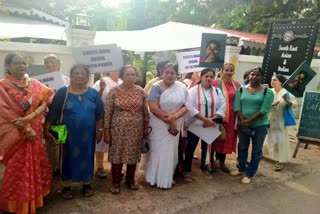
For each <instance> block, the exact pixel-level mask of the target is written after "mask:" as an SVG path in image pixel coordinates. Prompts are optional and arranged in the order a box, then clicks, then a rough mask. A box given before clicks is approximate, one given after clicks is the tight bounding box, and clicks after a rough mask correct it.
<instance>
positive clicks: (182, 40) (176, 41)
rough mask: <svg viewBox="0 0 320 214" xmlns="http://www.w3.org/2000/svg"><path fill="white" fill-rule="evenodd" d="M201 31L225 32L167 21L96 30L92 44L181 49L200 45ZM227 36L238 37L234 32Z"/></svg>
mask: <svg viewBox="0 0 320 214" xmlns="http://www.w3.org/2000/svg"><path fill="white" fill-rule="evenodd" d="M202 33H215V34H226V33H225V32H223V31H220V30H216V29H212V28H208V27H202V26H197V25H190V24H183V23H178V22H167V23H165V24H161V25H158V26H156V27H152V28H148V29H145V30H138V31H97V32H96V37H95V40H94V44H112V43H117V45H118V46H120V47H121V49H123V50H131V51H138V52H155V51H168V50H183V49H190V48H198V47H200V46H201V37H202ZM228 36H236V37H238V36H237V35H234V34H228ZM242 39H248V38H245V37H241V38H240V40H242Z"/></svg>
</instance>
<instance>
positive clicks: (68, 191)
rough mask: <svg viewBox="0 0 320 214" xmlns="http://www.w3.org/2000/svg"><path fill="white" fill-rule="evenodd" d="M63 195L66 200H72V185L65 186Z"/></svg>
mask: <svg viewBox="0 0 320 214" xmlns="http://www.w3.org/2000/svg"><path fill="white" fill-rule="evenodd" d="M61 196H62V198H64V199H66V200H71V199H72V198H73V195H72V190H71V187H63V189H62V191H61Z"/></svg>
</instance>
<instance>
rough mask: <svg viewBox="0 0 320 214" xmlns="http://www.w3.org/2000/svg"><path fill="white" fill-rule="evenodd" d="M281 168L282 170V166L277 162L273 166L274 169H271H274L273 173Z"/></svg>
mask: <svg viewBox="0 0 320 214" xmlns="http://www.w3.org/2000/svg"><path fill="white" fill-rule="evenodd" d="M283 168H284V164H282V163H279V162H277V163H276V164H275V165H274V167H273V169H274V170H275V171H281V170H282V169H283Z"/></svg>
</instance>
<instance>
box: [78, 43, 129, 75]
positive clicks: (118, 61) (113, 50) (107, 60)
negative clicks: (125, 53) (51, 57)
mask: <svg viewBox="0 0 320 214" xmlns="http://www.w3.org/2000/svg"><path fill="white" fill-rule="evenodd" d="M73 57H74V60H75V63H76V64H84V65H86V66H88V68H89V69H90V72H91V73H106V72H107V71H119V70H120V68H121V67H123V59H122V54H121V49H120V48H119V47H117V45H116V44H109V45H91V46H84V47H77V48H74V49H73Z"/></svg>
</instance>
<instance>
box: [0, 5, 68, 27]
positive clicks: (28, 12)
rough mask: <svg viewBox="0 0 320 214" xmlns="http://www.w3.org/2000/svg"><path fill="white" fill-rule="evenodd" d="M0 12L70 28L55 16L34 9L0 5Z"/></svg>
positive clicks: (65, 22) (66, 22)
mask: <svg viewBox="0 0 320 214" xmlns="http://www.w3.org/2000/svg"><path fill="white" fill-rule="evenodd" d="M0 11H2V12H5V13H11V14H19V15H23V16H29V17H34V18H36V19H37V20H39V19H40V20H45V21H49V22H51V23H54V24H57V25H60V26H65V27H69V26H70V23H69V22H68V21H66V20H63V19H60V18H58V17H55V16H52V15H50V14H48V13H45V12H42V11H40V10H37V9H35V8H20V7H13V6H5V5H1V7H0Z"/></svg>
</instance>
